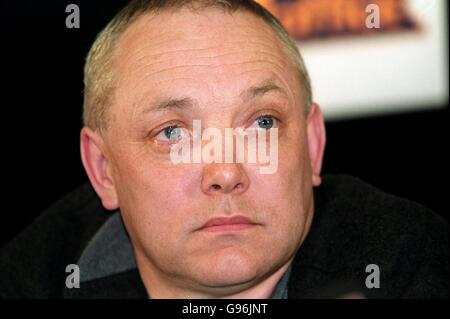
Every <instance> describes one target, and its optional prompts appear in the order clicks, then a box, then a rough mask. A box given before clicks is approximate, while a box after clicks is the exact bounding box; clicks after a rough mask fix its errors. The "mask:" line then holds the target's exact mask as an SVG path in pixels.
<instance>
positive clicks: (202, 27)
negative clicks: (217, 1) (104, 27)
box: [114, 9, 295, 99]
mask: <svg viewBox="0 0 450 319" xmlns="http://www.w3.org/2000/svg"><path fill="white" fill-rule="evenodd" d="M114 59H115V67H116V75H117V79H116V81H117V82H118V91H119V92H118V93H117V96H118V97H119V98H120V97H123V96H124V95H125V96H127V98H129V99H133V98H135V99H139V98H142V95H143V94H148V90H151V91H152V92H153V93H154V94H158V91H161V90H163V91H164V90H165V91H166V90H168V89H179V90H180V87H181V89H183V90H184V91H185V92H186V91H189V90H192V91H195V90H196V89H199V90H201V91H202V92H203V93H205V88H207V90H208V92H209V93H212V94H213V95H215V96H216V97H218V96H220V95H221V94H223V95H228V96H229V95H230V94H232V95H235V96H237V95H239V94H240V93H241V92H242V86H243V85H247V86H251V85H253V84H254V83H251V82H252V80H254V81H257V82H260V81H261V80H264V79H266V78H271V79H275V81H278V83H279V84H280V85H281V86H283V85H284V86H285V87H289V86H292V85H293V83H294V82H295V81H294V78H295V71H294V69H293V68H292V66H291V63H289V62H288V61H289V58H288V56H287V54H286V53H285V49H284V48H283V45H282V43H281V41H280V40H279V39H278V38H277V36H276V35H275V33H274V31H273V30H272V29H271V28H270V26H268V25H267V24H266V23H265V22H264V21H263V20H262V19H260V18H259V17H257V16H255V15H253V14H251V13H247V12H240V11H238V12H235V13H233V14H229V13H226V12H224V11H222V10H219V9H203V10H200V11H197V12H192V11H190V10H188V9H179V10H176V11H163V12H161V13H158V14H156V15H154V14H150V15H144V16H142V17H140V18H139V19H138V20H137V21H135V22H134V23H133V24H132V25H131V26H130V27H129V28H128V29H127V30H126V31H125V33H124V34H123V35H122V37H121V38H120V41H119V43H118V46H117V50H116V52H115V57H114ZM237 79H239V81H236V80H237ZM196 85H197V86H199V85H201V86H202V87H201V89H200V88H199V87H197V88H195V86H196ZM224 86H225V87H226V92H225V91H224V89H223V87H224ZM175 87H176V88H175ZM131 92H133V93H131ZM171 93H173V92H171ZM197 93H198V92H193V94H197ZM133 94H134V95H135V96H134V97H132V96H131V95H133Z"/></svg>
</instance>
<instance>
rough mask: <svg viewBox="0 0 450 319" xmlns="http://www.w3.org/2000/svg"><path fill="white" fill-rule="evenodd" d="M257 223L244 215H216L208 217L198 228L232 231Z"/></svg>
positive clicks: (210, 230)
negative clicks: (215, 216)
mask: <svg viewBox="0 0 450 319" xmlns="http://www.w3.org/2000/svg"><path fill="white" fill-rule="evenodd" d="M257 225H258V224H257V223H255V222H253V221H252V220H250V219H249V218H247V217H244V216H234V217H217V218H212V219H210V220H209V221H208V222H207V223H206V224H204V225H203V226H202V227H200V229H199V230H201V231H206V232H234V231H240V230H245V229H249V228H253V227H255V226H257Z"/></svg>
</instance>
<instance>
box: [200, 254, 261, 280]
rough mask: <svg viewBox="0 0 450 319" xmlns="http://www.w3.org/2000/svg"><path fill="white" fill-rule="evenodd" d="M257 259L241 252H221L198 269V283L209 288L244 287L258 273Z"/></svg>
mask: <svg viewBox="0 0 450 319" xmlns="http://www.w3.org/2000/svg"><path fill="white" fill-rule="evenodd" d="M256 260H257V258H255V257H251V256H248V255H246V254H244V253H242V252H236V251H234V252H232V251H228V252H226V253H225V252H222V253H220V254H216V255H215V256H211V257H210V258H208V261H207V262H205V263H203V264H202V265H201V266H200V267H199V268H201V271H200V272H198V270H199V269H197V273H199V274H200V275H199V277H200V278H199V281H200V282H201V283H202V284H203V285H205V286H209V287H227V286H236V285H245V284H246V283H248V282H250V281H253V280H254V279H255V278H257V276H258V273H260V271H258V270H259V267H258V263H257V261H256Z"/></svg>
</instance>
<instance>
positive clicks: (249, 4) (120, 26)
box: [83, 0, 312, 131]
mask: <svg viewBox="0 0 450 319" xmlns="http://www.w3.org/2000/svg"><path fill="white" fill-rule="evenodd" d="M185 7H187V8H189V9H192V10H196V11H197V10H200V9H207V8H220V9H223V10H224V11H225V12H228V13H230V14H231V13H234V12H236V11H238V10H241V11H245V12H250V13H252V14H254V15H256V16H257V17H260V18H262V19H263V21H265V22H266V23H267V24H268V25H269V26H270V27H271V29H272V30H273V31H274V32H275V34H276V35H277V37H278V38H279V40H280V41H281V42H282V44H283V47H284V48H285V49H286V50H287V54H288V56H289V57H290V59H291V60H292V63H293V64H294V67H295V69H296V70H297V72H298V75H299V78H300V83H301V85H302V86H303V96H304V99H303V103H304V104H305V106H304V108H305V113H307V112H308V110H309V107H310V105H311V103H312V89H311V82H310V78H309V75H308V71H307V69H306V66H305V64H304V62H303V58H302V56H301V54H300V51H299V49H298V47H297V44H296V42H295V41H294V40H293V39H292V38H291V37H290V36H289V34H288V33H287V31H286V30H285V29H284V27H283V26H282V25H281V23H280V22H279V21H278V19H277V18H275V17H274V16H273V15H272V14H271V13H270V12H269V11H267V10H266V9H265V8H264V7H262V6H261V5H260V4H258V3H256V2H255V1H252V0H132V1H130V3H129V4H128V5H126V6H125V7H124V8H123V9H122V10H121V11H120V12H119V13H118V14H117V15H116V16H115V17H114V18H113V19H112V20H111V21H110V22H109V23H108V25H107V26H106V27H105V28H104V29H103V31H101V32H100V33H99V34H98V36H97V38H96V40H95V42H94V44H93V45H92V47H91V49H90V51H89V53H88V56H87V59H86V64H85V67H84V87H85V88H84V104H83V122H84V125H85V126H87V127H90V128H91V129H94V130H98V131H103V130H105V129H106V128H107V124H108V120H107V118H108V116H107V109H108V105H110V104H111V103H112V101H111V99H112V97H113V96H114V89H115V82H114V72H113V69H114V66H113V62H114V61H113V56H114V50H115V48H116V46H117V43H118V41H119V38H120V37H121V35H122V34H123V33H124V32H125V31H126V30H127V29H128V27H129V26H130V25H131V24H132V23H133V22H134V21H136V20H137V19H138V18H139V17H141V16H143V15H144V14H150V13H153V14H157V13H158V12H161V11H164V10H170V9H181V8H185Z"/></svg>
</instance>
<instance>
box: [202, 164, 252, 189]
mask: <svg viewBox="0 0 450 319" xmlns="http://www.w3.org/2000/svg"><path fill="white" fill-rule="evenodd" d="M248 186H249V179H248V176H247V174H246V172H245V171H244V168H243V167H242V164H239V163H211V164H207V165H205V166H204V168H203V176H202V186H201V187H202V191H203V193H205V194H207V195H218V194H235V195H237V194H242V193H245V191H246V190H247V189H248Z"/></svg>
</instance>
